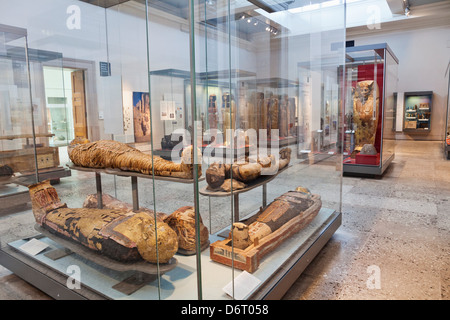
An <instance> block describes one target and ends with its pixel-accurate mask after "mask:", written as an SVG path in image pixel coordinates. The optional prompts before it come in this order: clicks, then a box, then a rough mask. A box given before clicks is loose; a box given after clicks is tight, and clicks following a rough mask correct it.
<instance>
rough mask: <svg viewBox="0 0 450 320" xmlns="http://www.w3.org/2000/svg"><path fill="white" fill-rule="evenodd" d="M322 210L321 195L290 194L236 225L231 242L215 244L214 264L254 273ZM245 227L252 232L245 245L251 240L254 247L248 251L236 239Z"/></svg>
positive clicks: (231, 234)
mask: <svg viewBox="0 0 450 320" xmlns="http://www.w3.org/2000/svg"><path fill="white" fill-rule="evenodd" d="M321 207H322V202H321V199H320V196H319V195H314V194H310V193H305V192H301V191H290V192H287V193H285V194H283V195H282V196H280V197H278V198H277V199H275V200H274V201H273V202H272V203H271V204H270V205H269V206H267V207H266V208H265V209H263V210H262V211H260V212H258V213H257V214H256V215H255V216H253V217H252V218H250V219H248V220H246V221H243V222H241V223H237V224H236V223H235V224H234V225H233V230H232V232H230V236H229V237H228V238H227V239H225V240H220V241H216V242H214V243H212V244H211V246H210V257H211V260H213V261H216V262H219V263H222V264H225V265H228V266H231V265H233V266H234V267H235V268H237V269H240V270H245V271H247V272H250V273H253V272H254V271H255V270H257V269H258V267H259V264H260V261H261V259H262V258H263V257H264V256H265V255H267V254H269V253H270V252H271V251H272V250H274V249H276V248H277V247H278V246H279V245H280V244H282V243H283V242H284V241H285V240H287V239H289V237H290V236H291V235H293V234H294V233H296V232H298V231H300V230H301V229H303V228H304V227H305V226H306V225H308V224H309V223H310V222H311V221H312V220H313V219H314V218H315V217H316V216H317V214H318V213H319V211H320V208H321ZM242 225H244V226H242ZM242 227H244V228H247V227H248V229H249V230H248V239H245V237H244V239H243V240H244V242H245V241H246V240H248V243H249V244H250V245H248V246H247V247H245V246H244V247H242V243H241V240H242V239H239V238H237V237H236V235H235V234H237V233H239V231H240V230H239V229H242ZM233 239H234V242H235V243H234V246H233ZM233 260H234V261H233Z"/></svg>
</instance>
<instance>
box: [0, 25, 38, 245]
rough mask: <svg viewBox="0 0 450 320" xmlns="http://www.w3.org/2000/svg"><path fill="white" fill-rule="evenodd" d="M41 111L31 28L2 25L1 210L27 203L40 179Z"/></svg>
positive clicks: (19, 207)
mask: <svg viewBox="0 0 450 320" xmlns="http://www.w3.org/2000/svg"><path fill="white" fill-rule="evenodd" d="M37 112H38V110H37V105H36V104H33V106H32V102H31V87H30V74H29V60H28V47H27V31H26V30H25V29H21V28H15V27H12V26H8V25H0V114H1V117H0V199H1V203H2V205H1V208H0V210H1V212H4V213H6V212H8V211H10V210H15V209H18V210H20V209H22V208H23V207H24V206H26V204H27V202H28V199H29V197H28V189H27V188H26V186H27V184H31V183H35V182H36V180H37V171H36V144H37V142H38V141H36V140H37V139H36V140H35V132H34V128H33V122H34V119H33V115H35V114H36V113H37ZM38 136H39V135H38ZM2 243H3V242H2Z"/></svg>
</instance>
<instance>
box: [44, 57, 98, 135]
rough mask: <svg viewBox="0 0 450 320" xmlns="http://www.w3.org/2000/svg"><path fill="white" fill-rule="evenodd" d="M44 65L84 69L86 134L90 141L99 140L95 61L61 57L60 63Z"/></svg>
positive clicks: (45, 64)
mask: <svg viewBox="0 0 450 320" xmlns="http://www.w3.org/2000/svg"><path fill="white" fill-rule="evenodd" d="M44 66H48V67H59V68H61V67H62V68H70V69H82V70H84V91H85V103H86V125H87V135H88V138H89V139H90V140H91V141H96V140H99V139H100V124H99V118H98V114H99V113H98V103H97V78H96V73H95V72H96V71H95V70H96V69H95V62H94V61H89V60H80V59H73V58H64V57H63V59H62V65H61V63H56V62H55V63H52V62H46V63H44Z"/></svg>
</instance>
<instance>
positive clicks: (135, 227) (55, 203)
mask: <svg viewBox="0 0 450 320" xmlns="http://www.w3.org/2000/svg"><path fill="white" fill-rule="evenodd" d="M29 190H30V196H31V202H32V206H33V214H34V217H35V219H36V222H37V223H38V224H39V225H40V226H41V227H42V228H44V229H45V230H47V231H49V232H51V233H53V234H55V235H57V236H58V237H61V238H63V239H66V240H71V241H74V242H76V243H79V244H81V245H83V246H85V247H88V248H90V249H92V250H94V251H97V252H98V253H100V254H103V255H105V256H107V257H109V258H111V259H114V260H117V261H121V262H134V261H139V260H141V261H142V260H145V261H148V262H151V263H157V262H160V263H167V262H169V260H170V259H171V258H172V257H173V256H174V254H175V253H176V252H177V250H178V238H177V234H176V233H175V231H173V230H172V229H171V228H170V227H169V225H167V224H166V223H164V222H163V221H161V220H160V219H158V218H157V219H156V220H155V218H154V215H152V214H151V213H149V212H147V211H141V212H139V211H138V212H133V211H126V210H115V209H93V208H74V209H71V208H68V207H67V205H66V204H65V203H62V202H61V201H60V199H59V197H58V194H57V192H56V190H55V188H54V187H53V186H52V185H51V184H50V183H49V182H48V181H45V182H41V183H37V184H34V185H31V186H29Z"/></svg>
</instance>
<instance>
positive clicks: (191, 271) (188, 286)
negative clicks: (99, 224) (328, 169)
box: [0, 208, 336, 300]
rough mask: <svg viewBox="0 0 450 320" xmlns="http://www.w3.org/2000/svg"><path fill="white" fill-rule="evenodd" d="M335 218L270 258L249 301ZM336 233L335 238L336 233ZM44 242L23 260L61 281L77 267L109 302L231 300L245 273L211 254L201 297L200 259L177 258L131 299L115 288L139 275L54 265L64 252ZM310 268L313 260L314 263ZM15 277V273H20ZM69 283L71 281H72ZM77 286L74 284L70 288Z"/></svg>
mask: <svg viewBox="0 0 450 320" xmlns="http://www.w3.org/2000/svg"><path fill="white" fill-rule="evenodd" d="M335 214H336V212H335V211H334V210H331V209H326V208H322V209H321V210H320V212H319V214H318V215H317V217H316V218H315V219H314V220H313V221H312V222H311V223H310V224H309V225H308V226H306V227H305V228H304V229H302V230H300V231H299V232H298V233H296V234H295V235H293V236H292V237H291V238H290V239H289V240H288V241H285V242H284V243H282V244H281V245H280V246H279V247H277V248H276V250H275V251H273V252H271V253H270V254H268V255H267V256H266V257H264V258H263V259H262V261H261V263H260V266H259V268H258V270H256V271H255V272H254V273H253V274H252V275H253V276H254V277H256V278H257V279H259V280H260V281H261V282H260V286H258V287H255V288H254V290H253V291H252V292H249V293H248V295H247V297H245V298H244V299H247V298H249V297H251V296H252V295H254V294H255V292H257V291H258V290H260V288H261V287H263V286H265V287H267V285H268V283H269V282H270V281H271V280H272V278H273V277H274V275H275V274H277V276H280V270H281V269H285V268H287V267H288V268H291V267H292V266H289V265H292V264H293V263H296V261H294V262H292V261H290V260H291V259H292V256H295V255H296V254H298V251H299V250H300V249H301V247H302V246H303V245H304V244H307V243H315V242H316V241H315V240H316V237H320V236H321V234H322V233H324V231H323V230H325V229H326V228H327V227H328V225H329V224H331V221H330V220H332V217H333V215H335ZM319 231H320V232H319ZM332 232H333V233H334V230H333V231H332ZM218 233H220V232H218ZM318 233H319V234H318ZM329 236H331V235H329ZM312 238H314V239H312ZM222 239H223V238H219V237H218V236H217V235H210V242H211V243H213V242H214V241H217V240H222ZM311 240H312V241H311ZM27 241H29V239H24V240H17V241H13V242H11V243H9V244H8V245H9V247H11V248H13V249H14V251H17V252H20V249H19V247H20V246H21V245H23V244H24V243H26V242H27ZM40 241H43V242H45V243H47V244H48V245H49V248H47V249H46V250H44V251H43V252H40V253H39V254H37V255H35V256H30V255H28V254H26V253H25V252H21V254H20V255H24V256H26V258H27V259H31V260H34V261H38V262H39V263H40V264H42V265H44V266H45V267H47V268H48V269H50V270H53V271H56V272H57V273H59V274H60V275H61V276H63V277H66V278H68V279H69V277H70V276H73V270H75V269H74V266H75V267H78V268H79V269H77V270H79V280H80V281H81V284H82V286H83V287H87V288H88V289H90V290H92V291H94V292H96V293H97V294H100V295H101V296H104V297H105V298H107V299H151V300H153V299H177V300H186V299H188V300H195V299H198V298H199V297H200V298H202V299H205V300H223V299H231V297H230V296H229V295H227V294H226V293H225V292H224V290H223V288H224V287H225V286H227V285H229V283H230V282H231V281H232V279H235V278H236V277H238V276H239V275H240V274H241V273H242V271H241V270H237V269H235V270H233V269H232V268H231V267H228V266H225V265H222V264H220V263H217V262H213V261H212V260H211V259H210V257H209V249H206V250H204V251H203V252H202V254H201V283H202V288H201V290H200V292H201V293H200V294H199V290H197V284H198V281H197V265H196V264H197V262H196V261H197V259H196V256H195V255H193V256H183V255H178V254H177V255H176V256H175V257H176V259H177V260H178V265H177V267H176V268H175V269H173V270H171V271H169V272H167V273H165V274H164V275H162V276H161V277H160V278H159V279H156V280H154V281H152V282H150V283H148V284H147V285H145V286H143V287H142V288H140V289H139V290H137V291H135V292H134V293H132V294H130V295H127V294H124V293H122V292H120V291H117V290H115V289H113V286H115V285H117V284H118V283H120V282H122V281H123V280H125V279H126V278H128V277H130V276H131V275H133V271H130V272H118V271H114V270H111V269H108V268H106V267H103V266H99V265H97V264H95V263H93V262H91V261H89V260H86V259H84V258H82V257H80V256H78V255H76V254H74V253H72V254H70V255H67V256H64V257H62V258H60V259H57V260H52V259H50V258H48V257H47V256H46V255H45V254H46V253H47V252H49V251H51V250H54V249H63V247H62V246H61V245H59V244H58V243H56V242H54V241H52V240H50V239H49V238H47V237H42V238H40ZM325 241H328V238H327V239H325ZM325 243H326V242H324V243H323V244H322V246H323V245H324V244H325ZM320 248H321V247H320ZM320 248H317V249H316V250H320ZM16 258H17V257H16ZM0 262H1V261H0ZM309 262H310V260H309V261H308V263H309ZM11 271H13V272H15V270H11ZM283 272H284V271H283ZM286 272H287V271H286ZM281 277H283V275H281ZM69 281H71V280H70V279H69ZM72 282H73V281H71V282H70V283H72ZM269 286H271V284H269ZM72 290H73V291H75V292H76V291H77V289H72ZM266 290H269V291H270V290H272V288H271V287H270V288H269V289H266Z"/></svg>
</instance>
